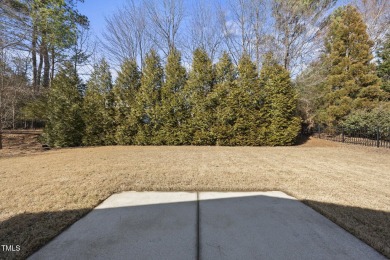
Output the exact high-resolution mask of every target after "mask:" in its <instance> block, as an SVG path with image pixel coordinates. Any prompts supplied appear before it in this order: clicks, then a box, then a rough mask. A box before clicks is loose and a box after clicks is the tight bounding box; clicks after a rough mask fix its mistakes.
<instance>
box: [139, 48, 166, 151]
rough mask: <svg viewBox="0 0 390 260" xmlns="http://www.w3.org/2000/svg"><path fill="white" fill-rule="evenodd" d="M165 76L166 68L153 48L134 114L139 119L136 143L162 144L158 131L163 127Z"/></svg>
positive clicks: (143, 75) (143, 73)
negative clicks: (163, 85)
mask: <svg viewBox="0 0 390 260" xmlns="http://www.w3.org/2000/svg"><path fill="white" fill-rule="evenodd" d="M163 77H164V70H163V67H162V65H161V60H160V57H159V56H158V54H157V52H156V51H154V50H152V51H150V53H148V54H147V55H146V58H145V66H144V69H143V71H142V77H141V87H140V89H139V91H138V93H137V97H136V103H137V104H136V107H135V109H134V110H133V115H132V117H133V118H135V119H136V120H137V121H138V129H137V134H136V137H135V144H139V145H146V144H160V142H159V140H158V135H157V133H158V131H159V130H160V127H161V119H160V118H159V117H160V114H161V113H160V111H159V108H160V107H161V87H162V84H163Z"/></svg>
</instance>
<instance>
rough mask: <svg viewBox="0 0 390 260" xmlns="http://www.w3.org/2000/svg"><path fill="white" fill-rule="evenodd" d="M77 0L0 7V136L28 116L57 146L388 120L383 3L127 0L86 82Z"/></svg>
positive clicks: (268, 139)
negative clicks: (41, 123) (82, 73)
mask: <svg viewBox="0 0 390 260" xmlns="http://www.w3.org/2000/svg"><path fill="white" fill-rule="evenodd" d="M78 2H82V1H77V0H48V1H38V0H4V1H2V2H1V4H0V11H1V16H0V17H1V18H0V29H1V30H0V31H1V32H0V33H1V35H0V36H1V37H0V40H1V41H0V43H1V46H0V47H1V54H2V55H1V60H0V61H1V62H0V64H1V76H2V78H1V79H2V80H1V86H0V119H1V120H0V136H1V129H3V128H10V127H13V126H14V125H15V122H18V121H19V122H20V121H21V119H23V120H24V121H25V122H26V119H40V120H44V121H45V122H46V131H45V133H46V138H47V141H48V142H49V143H51V144H53V145H58V146H68V145H71V146H74V145H80V144H88V145H99V144H116V143H118V144H219V145H283V144H291V143H292V142H293V141H294V139H295V137H296V135H297V133H298V132H299V128H300V127H297V125H299V124H297V123H296V122H298V121H299V120H298V117H297V115H298V116H299V117H300V118H301V121H302V123H303V125H302V126H303V128H305V129H310V128H313V127H314V125H315V124H319V123H320V124H324V125H330V126H335V125H338V124H347V125H349V126H354V127H355V126H356V127H357V126H367V125H372V124H377V125H378V124H386V122H390V119H388V118H389V117H390V112H389V111H390V108H389V105H388V104H389V102H388V99H389V96H388V95H389V64H388V57H389V36H388V32H389V31H388V30H389V29H388V28H389V27H390V26H389V25H390V19H389V18H390V17H389V14H390V2H388V1H385V0H356V1H344V2H346V4H347V5H344V6H343V5H342V4H341V3H340V2H338V1H336V0H308V1H307V0H294V1H279V0H273V1H265V0H229V1H227V2H226V1H223V2H218V1H213V2H207V1H195V2H194V4H193V5H194V6H192V9H191V13H189V10H188V5H185V2H183V1H182V0H163V1H153V0H150V1H141V0H140V1H132V0H129V1H127V3H126V4H125V5H124V6H123V7H122V8H120V9H119V10H118V11H117V12H115V13H114V14H112V15H111V16H108V17H107V18H106V28H105V31H104V34H103V37H102V39H100V42H101V43H100V47H99V50H98V51H99V53H103V55H105V56H106V60H104V61H100V62H97V64H95V65H94V67H93V70H92V73H91V74H90V75H89V80H88V82H83V80H81V77H80V68H82V67H83V66H84V65H85V64H88V63H90V62H91V59H90V57H91V54H93V53H96V51H97V50H91V49H90V48H89V44H88V43H89V41H88V37H87V36H88V25H89V22H88V18H87V17H85V16H83V15H82V14H80V13H79V12H78V11H77V3H78ZM225 3H227V4H225ZM340 5H341V7H339V6H340ZM186 8H187V9H186ZM109 64H110V65H111V66H109ZM223 64H225V65H223ZM279 64H280V65H279ZM60 68H61V69H60ZM109 68H111V71H113V70H117V73H118V76H117V78H116V80H115V83H113V82H112V79H111V74H110V72H111V71H110V69H109ZM290 75H292V76H291V77H292V79H290ZM71 85H72V87H71ZM62 88H63V89H62ZM284 88H285V89H284ZM201 90H202V91H201ZM272 93H277V94H272ZM283 95H285V97H284V96H283ZM64 104H68V106H70V107H68V108H66V106H64ZM70 104H71V105H70ZM56 109H60V110H56ZM281 115H286V117H285V118H284V119H282V118H283V117H281ZM68 117H69V120H70V119H71V118H72V120H70V121H67V120H65V118H68ZM372 117H375V118H377V119H375V120H371V119H370V120H368V119H367V118H372ZM62 119H64V120H62ZM286 120H287V121H286ZM288 122H289V124H288ZM389 125H390V123H389ZM282 130H283V131H282ZM61 131H63V134H62V135H63V136H62V137H61V138H60V136H61V134H59V133H61ZM282 132H283V133H285V135H284V134H283V133H282ZM69 138H70V139H69ZM0 139H1V138H0ZM0 143H1V142H0Z"/></svg>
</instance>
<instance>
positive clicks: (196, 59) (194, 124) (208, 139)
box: [184, 49, 215, 145]
mask: <svg viewBox="0 0 390 260" xmlns="http://www.w3.org/2000/svg"><path fill="white" fill-rule="evenodd" d="M213 85H214V75H213V66H212V62H211V59H210V58H209V57H208V55H207V52H206V51H205V50H203V49H196V50H195V51H194V54H193V61H192V68H191V71H190V73H189V78H188V81H187V85H186V86H185V89H184V95H185V99H186V109H188V111H190V115H189V118H188V120H187V122H186V129H185V130H184V132H185V134H186V136H187V138H186V139H188V140H189V141H190V140H191V141H190V142H191V144H195V145H201V144H203V145H205V144H213V143H214V140H215V138H214V136H213V134H212V133H211V132H210V128H211V124H212V123H213V122H212V118H211V117H210V112H211V110H212V108H211V107H210V104H207V103H206V101H207V96H208V95H209V94H210V93H211V91H212V90H213Z"/></svg>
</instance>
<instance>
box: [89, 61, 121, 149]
mask: <svg viewBox="0 0 390 260" xmlns="http://www.w3.org/2000/svg"><path fill="white" fill-rule="evenodd" d="M83 110H84V112H83V119H84V122H85V135H84V137H83V143H84V144H85V145H104V144H106V145H107V144H113V143H114V142H115V128H116V126H115V121H114V98H113V92H112V78H111V72H110V68H109V66H108V64H107V62H106V61H105V60H104V59H102V60H101V61H100V63H99V64H96V65H95V66H94V70H93V72H92V74H91V77H90V79H89V81H88V82H87V91H86V94H85V97H84V109H83Z"/></svg>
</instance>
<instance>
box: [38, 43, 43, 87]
mask: <svg viewBox="0 0 390 260" xmlns="http://www.w3.org/2000/svg"><path fill="white" fill-rule="evenodd" d="M42 65H43V56H42V46H41V48H40V53H39V65H38V71H37V92H38V93H39V87H40V86H41V75H42Z"/></svg>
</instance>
